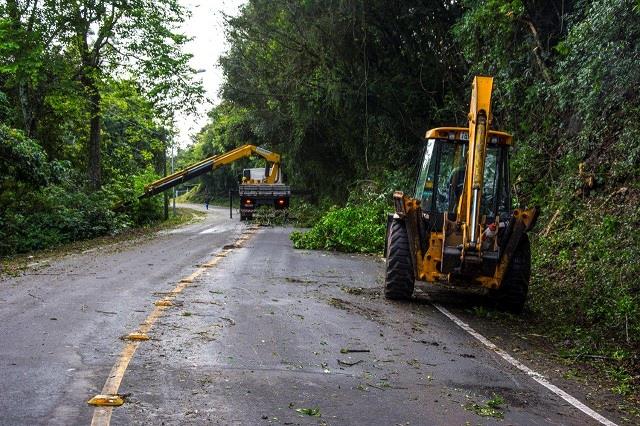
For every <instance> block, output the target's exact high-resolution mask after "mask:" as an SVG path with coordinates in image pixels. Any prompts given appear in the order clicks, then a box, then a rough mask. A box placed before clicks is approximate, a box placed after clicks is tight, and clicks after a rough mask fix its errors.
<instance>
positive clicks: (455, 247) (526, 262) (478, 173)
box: [385, 77, 538, 311]
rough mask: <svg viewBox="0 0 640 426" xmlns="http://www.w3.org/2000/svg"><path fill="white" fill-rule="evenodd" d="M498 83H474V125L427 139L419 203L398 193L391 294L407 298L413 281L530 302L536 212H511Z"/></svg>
mask: <svg viewBox="0 0 640 426" xmlns="http://www.w3.org/2000/svg"><path fill="white" fill-rule="evenodd" d="M492 89H493V78H491V77H475V79H474V81H473V89H472V94H471V105H470V108H469V125H468V127H467V128H461V127H440V128H436V129H431V130H429V131H428V132H427V134H426V146H425V153H424V158H423V161H422V167H421V172H420V175H419V176H418V179H417V182H416V192H415V196H414V197H411V196H408V195H406V194H404V193H402V192H399V191H397V192H395V193H394V205H395V214H393V215H391V216H390V217H389V218H388V221H387V240H386V247H385V256H386V258H387V263H386V277H385V295H386V296H387V297H388V298H391V299H408V298H410V297H411V295H412V294H413V289H414V282H415V281H416V280H418V281H425V282H428V283H433V284H436V283H443V284H447V285H454V286H464V287H473V286H477V287H481V288H485V289H486V291H487V292H488V293H490V294H491V295H492V296H494V299H495V300H497V301H498V302H499V306H500V307H502V308H504V309H506V310H510V311H519V310H520V309H522V307H523V306H524V303H525V301H526V296H527V291H528V284H529V277H530V270H531V252H530V248H529V240H528V236H527V235H526V233H527V231H529V230H530V229H531V228H532V227H533V226H534V224H535V221H536V219H537V217H538V209H537V208H531V209H515V210H512V208H511V195H510V183H509V149H510V147H511V146H512V144H513V138H512V136H511V135H509V134H508V133H504V132H498V131H494V130H491V122H492V118H493V117H492V113H491V92H492Z"/></svg>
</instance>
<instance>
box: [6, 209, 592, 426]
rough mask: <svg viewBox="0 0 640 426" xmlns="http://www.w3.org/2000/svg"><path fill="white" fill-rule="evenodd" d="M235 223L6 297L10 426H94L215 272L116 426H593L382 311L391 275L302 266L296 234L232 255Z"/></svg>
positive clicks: (71, 266) (310, 260) (173, 237)
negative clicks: (493, 407)
mask: <svg viewBox="0 0 640 426" xmlns="http://www.w3.org/2000/svg"><path fill="white" fill-rule="evenodd" d="M227 214H228V213H227V211H225V210H224V209H220V210H217V209H214V210H213V213H212V214H211V215H209V216H208V218H207V220H206V221H205V222H204V223H200V224H197V225H191V226H188V227H186V228H181V229H178V230H175V231H172V232H171V233H165V234H163V235H159V236H158V237H157V238H154V239H152V240H149V241H143V242H139V243H132V244H129V245H125V246H116V247H111V248H108V249H101V250H99V251H95V252H90V253H85V254H82V255H79V256H72V257H69V258H67V259H65V260H63V261H61V262H55V263H53V264H52V265H50V266H44V267H41V268H38V269H34V270H32V271H31V272H30V273H28V274H27V275H25V276H22V277H20V278H15V279H6V280H3V281H2V282H0V286H1V287H0V288H1V289H2V290H1V293H0V294H1V296H0V320H1V321H0V341H1V342H2V345H1V346H0V363H1V364H0V365H1V368H2V372H3V374H2V375H0V387H1V388H2V389H3V397H2V398H0V412H1V413H2V416H0V423H1V424H29V425H31V424H65V425H66V424H89V423H90V422H91V419H92V416H93V415H94V409H93V408H92V407H90V406H88V405H87V404H86V401H87V400H88V399H89V398H90V397H92V396H93V395H95V394H97V393H100V391H101V389H102V387H103V385H104V383H105V380H106V379H107V378H108V376H109V374H110V371H111V369H112V366H113V364H114V362H115V361H116V359H117V358H118V356H119V354H120V352H121V351H122V348H123V346H125V345H126V343H125V342H123V341H122V340H120V339H119V338H120V336H122V335H126V334H128V333H130V332H132V331H135V330H136V329H137V328H138V327H139V325H140V323H142V322H143V321H144V320H145V318H146V317H147V316H148V315H149V314H150V312H152V311H153V309H154V302H156V301H158V300H160V299H162V298H163V297H165V296H166V294H167V292H168V291H171V289H172V288H174V287H175V286H176V283H179V282H180V281H181V280H183V279H184V277H186V276H188V275H190V274H192V273H193V272H194V271H197V270H198V268H199V267H200V266H201V265H202V264H203V263H204V262H207V261H209V260H211V259H214V260H216V262H215V265H213V263H212V264H211V265H213V266H210V267H208V268H206V269H200V271H201V272H200V273H199V276H198V277H197V278H196V279H195V280H193V282H190V280H183V283H185V285H184V287H185V288H184V290H183V291H182V292H180V294H177V295H176V296H175V297H174V298H173V299H172V306H170V307H168V308H166V309H164V310H163V311H162V315H161V316H159V317H158V319H157V320H156V322H155V323H154V325H153V327H152V328H151V329H150V331H149V333H148V334H149V336H150V337H151V340H149V341H145V342H142V343H140V346H139V348H138V350H137V352H136V353H135V355H134V356H133V357H132V359H131V361H130V363H129V365H128V368H127V369H126V372H125V373H124V377H123V380H122V383H121V385H120V389H119V392H120V393H121V394H126V395H127V398H126V403H125V404H124V405H123V406H121V407H118V408H114V409H113V411H112V412H111V424H114V425H116V424H117V425H120V424H221V425H236V424H237V425H256V424H331V425H395V424H403V425H407V424H411V425H426V424H429V425H430V424H442V425H450V424H454V425H455V424H458V425H463V424H494V423H495V424H518V425H524V424H526V425H537V424H540V425H546V424H569V425H584V424H594V421H593V420H592V419H590V418H589V417H587V416H585V415H584V414H582V413H580V412H579V411H577V410H576V409H574V408H573V407H571V406H569V405H568V404H567V403H566V402H564V401H563V400H561V399H560V398H558V397H556V396H555V395H553V394H551V393H550V392H549V391H547V390H546V389H544V388H543V387H542V386H540V385H538V384H537V383H536V382H534V381H533V380H532V379H531V378H529V377H527V376H525V375H524V374H522V373H521V372H520V371H518V370H516V369H515V368H513V367H511V366H510V365H509V364H507V363H506V362H504V360H502V359H501V358H499V357H498V356H496V354H494V353H492V352H491V351H489V350H487V349H486V348H485V347H483V346H482V345H481V344H480V343H478V342H477V341H476V340H474V339H473V338H472V337H470V336H469V335H468V334H466V333H465V332H464V331H462V330H461V329H460V328H458V327H457V326H455V325H454V324H453V323H452V322H451V321H450V320H449V319H447V318H446V317H444V316H443V315H442V314H441V313H440V312H438V311H437V310H436V309H435V308H434V307H433V306H432V305H430V304H429V303H428V302H426V301H416V302H413V303H395V302H388V301H385V300H384V298H382V296H381V295H380V290H381V285H382V270H383V267H384V264H383V263H382V260H381V259H379V258H377V257H367V256H356V255H345V254H331V253H323V252H312V251H300V250H293V249H292V248H291V244H290V242H289V240H288V234H289V232H290V229H286V228H261V229H259V230H257V232H255V234H254V235H252V236H250V237H249V236H246V237H245V241H244V242H243V243H242V244H237V245H234V244H233V243H234V241H238V238H241V235H242V232H243V231H245V232H246V229H247V228H246V226H244V225H240V224H239V222H238V221H237V219H234V220H229V219H228V216H226V215H227ZM221 253H222V254H221ZM496 396H497V397H499V398H500V399H503V400H504V402H503V403H502V404H500V408H499V409H498V410H497V411H495V412H493V414H494V416H497V417H491V416H489V417H486V416H480V415H479V414H478V413H479V412H484V413H485V414H486V413H487V411H488V408H489V407H487V406H486V403H487V401H488V400H490V399H492V398H494V399H495V398H496ZM316 410H317V411H316ZM308 414H317V416H312V415H308ZM500 416H504V419H500V418H498V417H500Z"/></svg>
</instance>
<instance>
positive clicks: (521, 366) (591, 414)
mask: <svg viewBox="0 0 640 426" xmlns="http://www.w3.org/2000/svg"><path fill="white" fill-rule="evenodd" d="M433 306H434V307H435V308H436V309H437V310H439V311H440V312H441V313H442V314H443V315H444V316H446V317H447V318H449V319H450V320H451V321H453V322H454V323H455V324H456V325H457V326H458V327H460V328H461V329H463V330H464V331H466V332H467V333H469V334H470V335H472V336H473V337H475V338H476V339H477V340H478V341H480V343H482V344H483V345H485V346H486V347H487V348H489V349H491V350H492V351H493V352H495V353H496V354H498V355H500V356H501V357H502V358H503V359H504V360H505V361H507V362H508V363H509V364H511V365H513V366H514V367H516V368H517V369H518V370H520V371H522V372H523V373H525V374H526V375H527V376H529V377H531V378H532V379H533V380H535V381H536V382H538V383H540V384H541V385H542V386H544V387H545V388H547V389H549V390H550V391H551V392H553V393H555V394H556V395H558V396H559V397H560V398H562V399H564V400H565V401H567V402H568V403H569V404H571V405H573V406H574V407H575V408H577V409H578V410H580V411H582V412H583V413H585V414H586V415H587V416H589V417H591V418H593V419H595V420H597V421H598V422H600V423H602V424H603V425H607V426H618V425H617V424H616V423H614V422H612V421H611V420H609V419H607V418H606V417H604V416H602V415H600V414H598V413H597V412H595V411H593V410H592V409H591V408H589V407H587V406H586V405H584V404H583V403H582V402H580V401H578V400H577V399H576V398H574V397H573V396H571V395H569V394H568V393H567V392H565V391H563V390H562V389H560V388H559V387H557V386H555V385H554V384H552V383H551V382H549V381H548V380H547V379H546V378H545V377H544V376H543V375H542V374H540V373H538V372H536V371H533V370H532V369H530V368H529V367H527V366H526V365H524V364H522V363H521V362H520V361H518V360H517V359H515V358H514V357H512V356H511V355H509V354H508V353H507V352H505V351H504V350H502V349H500V348H499V347H497V346H496V345H494V344H493V343H492V342H491V341H490V340H489V339H487V338H486V337H484V336H483V335H482V334H480V333H478V332H477V331H475V330H474V329H473V328H471V327H470V326H469V324H467V323H465V322H464V321H462V320H461V319H460V318H458V317H457V316H455V315H453V314H452V313H451V312H449V311H448V310H447V309H445V308H444V307H443V306H441V305H440V304H438V303H433Z"/></svg>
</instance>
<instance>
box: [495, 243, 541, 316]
mask: <svg viewBox="0 0 640 426" xmlns="http://www.w3.org/2000/svg"><path fill="white" fill-rule="evenodd" d="M530 278H531V246H530V244H529V237H528V236H527V234H524V235H523V236H522V238H521V239H520V243H519V244H518V247H517V248H516V251H515V252H514V253H513V256H512V258H511V264H510V265H509V268H508V269H507V273H506V274H505V276H504V279H503V280H502V286H501V287H500V288H499V289H498V290H494V292H493V295H492V296H493V297H492V299H493V301H494V303H495V306H496V307H497V308H498V309H500V310H503V311H507V312H511V313H514V314H519V313H520V312H522V309H523V308H524V304H525V302H526V301H527V293H528V292H529V279H530Z"/></svg>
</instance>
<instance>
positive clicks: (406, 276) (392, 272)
mask: <svg viewBox="0 0 640 426" xmlns="http://www.w3.org/2000/svg"><path fill="white" fill-rule="evenodd" d="M414 283H415V279H414V275H413V263H412V259H411V251H410V250H409V237H408V236H407V229H406V228H405V226H404V223H402V222H400V221H397V220H394V221H393V223H392V224H391V230H390V231H389V236H388V240H387V263H386V272H385V279H384V296H385V297H386V298H387V299H393V300H409V299H411V296H412V295H413V287H414Z"/></svg>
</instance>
